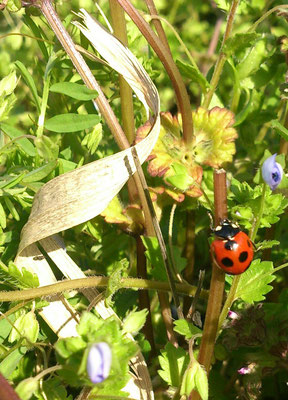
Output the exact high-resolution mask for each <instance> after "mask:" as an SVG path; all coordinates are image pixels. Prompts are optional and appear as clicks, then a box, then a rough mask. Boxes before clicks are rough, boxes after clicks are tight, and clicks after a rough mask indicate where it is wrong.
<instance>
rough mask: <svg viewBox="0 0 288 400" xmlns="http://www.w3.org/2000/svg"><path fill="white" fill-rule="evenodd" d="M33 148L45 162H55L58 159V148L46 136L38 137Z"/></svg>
mask: <svg viewBox="0 0 288 400" xmlns="http://www.w3.org/2000/svg"><path fill="white" fill-rule="evenodd" d="M35 146H36V148H37V151H38V153H39V155H40V156H41V157H42V158H44V160H45V161H49V160H55V159H56V158H57V157H58V153H59V146H58V145H57V144H56V143H55V142H54V141H53V140H51V139H50V138H49V137H48V136H45V135H43V136H40V137H38V138H37V139H36V140H35Z"/></svg>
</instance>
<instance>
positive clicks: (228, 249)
mask: <svg viewBox="0 0 288 400" xmlns="http://www.w3.org/2000/svg"><path fill="white" fill-rule="evenodd" d="M211 250H212V254H213V256H214V259H215V260H216V263H217V264H218V266H219V267H220V268H221V269H223V270H224V271H225V272H227V273H228V274H230V275H239V274H242V273H243V272H245V271H246V269H247V268H249V266H250V264H251V262H252V260H253V255H254V251H253V245H252V242H251V240H250V239H249V237H248V236H247V235H246V233H245V232H242V231H240V232H238V233H237V234H236V235H235V236H234V237H233V238H231V239H226V240H225V239H215V240H214V241H213V242H212V244H211Z"/></svg>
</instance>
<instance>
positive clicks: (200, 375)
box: [194, 364, 208, 400]
mask: <svg viewBox="0 0 288 400" xmlns="http://www.w3.org/2000/svg"><path fill="white" fill-rule="evenodd" d="M194 379H195V388H196V390H197V391H198V393H199V394H200V396H201V398H202V400H208V378H207V373H206V371H205V369H204V368H203V367H202V366H201V365H200V364H199V366H198V368H197V371H196V373H195V377H194Z"/></svg>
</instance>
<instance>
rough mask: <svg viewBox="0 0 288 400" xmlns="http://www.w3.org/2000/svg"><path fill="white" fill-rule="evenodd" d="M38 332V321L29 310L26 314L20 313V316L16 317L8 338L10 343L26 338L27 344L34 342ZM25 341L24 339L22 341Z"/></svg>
mask: <svg viewBox="0 0 288 400" xmlns="http://www.w3.org/2000/svg"><path fill="white" fill-rule="evenodd" d="M38 334H39V323H38V321H37V319H36V317H35V314H34V312H32V311H30V312H28V313H27V314H22V315H20V317H19V318H17V319H16V321H15V322H14V327H13V328H12V330H11V332H10V335H9V338H8V340H9V342H10V343H13V342H15V341H17V340H20V339H22V338H25V339H27V340H28V344H30V343H36V341H37V338H38ZM25 342H26V341H24V342H23V343H25Z"/></svg>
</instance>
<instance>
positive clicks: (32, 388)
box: [15, 378, 39, 400]
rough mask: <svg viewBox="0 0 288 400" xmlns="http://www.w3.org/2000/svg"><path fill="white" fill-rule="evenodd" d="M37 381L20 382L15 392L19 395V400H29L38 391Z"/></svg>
mask: <svg viewBox="0 0 288 400" xmlns="http://www.w3.org/2000/svg"><path fill="white" fill-rule="evenodd" d="M38 386H39V381H38V379H34V378H27V379H24V380H23V381H21V382H20V383H19V384H18V385H17V387H16V389H15V391H16V393H17V394H19V396H20V398H21V400H29V399H31V397H32V396H33V395H34V393H35V392H36V390H37V389H38Z"/></svg>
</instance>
